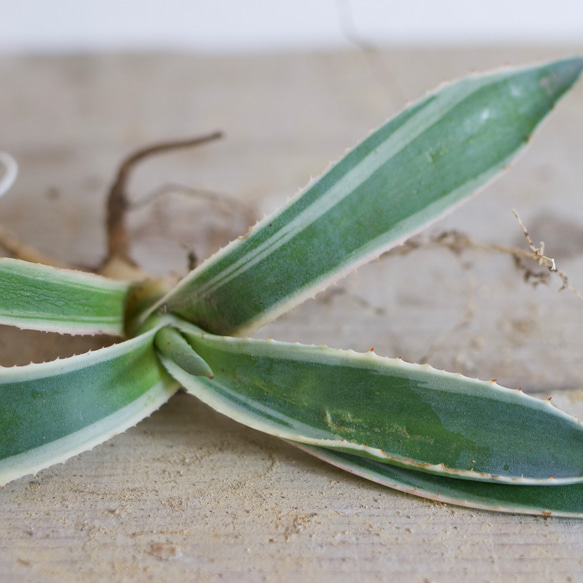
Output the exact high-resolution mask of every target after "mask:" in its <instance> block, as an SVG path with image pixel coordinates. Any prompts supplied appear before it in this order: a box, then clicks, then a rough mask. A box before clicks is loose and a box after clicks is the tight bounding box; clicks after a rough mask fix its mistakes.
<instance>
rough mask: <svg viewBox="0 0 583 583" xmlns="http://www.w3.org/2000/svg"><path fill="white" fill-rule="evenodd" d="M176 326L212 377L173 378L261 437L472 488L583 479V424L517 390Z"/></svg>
mask: <svg viewBox="0 0 583 583" xmlns="http://www.w3.org/2000/svg"><path fill="white" fill-rule="evenodd" d="M175 325H176V327H178V328H179V329H180V330H181V331H182V332H183V334H184V336H185V337H186V339H187V340H188V341H189V343H190V345H191V346H192V347H193V349H194V350H195V352H196V353H197V354H198V355H199V356H200V357H201V358H202V359H203V360H204V361H205V362H206V363H207V364H208V365H209V367H210V368H211V369H212V371H213V374H214V377H213V378H211V379H206V378H201V377H194V376H192V375H188V374H186V373H184V371H178V372H177V371H176V370H175V369H174V368H172V367H168V371H169V372H170V374H172V375H173V376H174V377H175V378H176V379H177V380H178V381H179V382H181V383H183V384H184V386H185V388H187V390H189V391H190V392H192V393H193V394H194V395H195V396H197V397H198V398H199V399H201V400H203V401H204V402H206V403H207V404H209V405H210V406H212V407H214V408H215V409H217V410H218V411H220V412H221V413H224V414H225V415H228V416H229V417H231V418H233V419H235V420H237V421H239V422H241V423H244V424H246V425H249V426H251V427H254V428H256V429H259V430H261V431H265V432H267V433H270V434H272V435H275V436H278V437H284V438H286V439H291V440H294V441H299V442H303V443H311V444H313V445H320V446H324V447H329V448H330V447H331V448H335V449H340V450H342V451H349V452H352V453H354V454H357V455H361V456H366V457H371V458H373V459H377V460H379V461H383V462H385V463H395V464H397V465H405V466H407V467H413V468H415V469H418V470H422V471H426V472H432V473H442V474H449V475H454V476H456V477H461V478H468V479H473V480H497V481H505V482H508V483H513V484H516V483H519V484H529V483H532V484H540V483H554V484H560V483H572V482H577V481H583V455H582V454H581V450H582V448H583V427H582V425H581V423H580V422H579V421H577V420H576V419H575V418H573V417H571V416H569V415H566V414H565V413H563V412H561V411H559V410H557V409H555V408H554V407H553V406H552V405H551V404H550V403H548V402H545V401H539V400H537V399H533V398H531V397H528V396H526V395H525V394H524V393H522V391H513V390H510V389H505V388H503V387H500V386H498V385H496V384H495V383H493V382H483V381H478V380H474V379H467V378H464V377H462V376H461V375H457V374H452V373H447V372H444V371H437V370H435V369H433V368H431V367H430V366H428V365H413V364H408V363H404V362H403V361H401V360H395V359H387V358H381V357H378V356H376V355H374V354H371V353H367V354H358V353H355V352H352V351H340V350H333V349H330V348H326V347H309V346H302V345H299V344H287V343H280V342H274V341H269V342H268V341H261V340H252V339H238V338H225V337H220V336H214V335H210V334H206V333H203V332H202V331H200V330H198V331H197V330H196V328H194V327H192V326H189V325H188V324H186V323H183V322H177V323H176V324H175ZM163 362H164V365H165V366H168V365H167V363H166V361H163Z"/></svg>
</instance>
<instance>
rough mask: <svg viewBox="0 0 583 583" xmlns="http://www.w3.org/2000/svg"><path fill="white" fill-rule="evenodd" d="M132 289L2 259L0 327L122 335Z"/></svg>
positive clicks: (84, 275) (76, 273) (124, 284)
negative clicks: (2, 325)
mask: <svg viewBox="0 0 583 583" xmlns="http://www.w3.org/2000/svg"><path fill="white" fill-rule="evenodd" d="M129 290H130V284H129V283H127V282H118V281H112V280H110V279H106V278H104V277H99V276H97V275H93V274H90V273H83V272H81V271H72V270H68V269H59V268H56V267H49V266H47V265H41V264H39V263H28V262H26V261H20V260H17V259H9V258H1V259H0V324H8V325H10V326H18V327H20V328H24V329H28V330H42V331H44V332H61V333H66V334H113V335H117V336H122V335H123V333H124V310H125V305H126V301H127V297H128V292H129Z"/></svg>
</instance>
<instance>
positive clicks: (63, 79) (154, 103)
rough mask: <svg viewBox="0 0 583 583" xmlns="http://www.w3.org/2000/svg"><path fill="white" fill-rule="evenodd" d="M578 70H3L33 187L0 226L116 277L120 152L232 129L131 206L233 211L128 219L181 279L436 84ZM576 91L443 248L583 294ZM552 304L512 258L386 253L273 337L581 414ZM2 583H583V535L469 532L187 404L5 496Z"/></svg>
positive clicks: (422, 63) (483, 517)
mask: <svg viewBox="0 0 583 583" xmlns="http://www.w3.org/2000/svg"><path fill="white" fill-rule="evenodd" d="M575 52H579V53H580V52H581V50H579V51H576V50H567V49H561V50H552V49H549V48H545V49H542V48H540V49H528V50H526V49H525V50H518V49H512V50H502V49H499V50H495V51H494V50H489V51H445V50H425V51H403V52H387V53H373V54H371V55H367V54H365V53H362V52H354V53H346V54H334V55H323V54H320V55H313V54H302V55H278V56H248V57H229V58H227V57H220V58H219V57H213V58H211V57H200V56H198V57H197V56H186V55H148V56H146V55H142V56H139V55H137V56H136V55H133V56H132V55H107V56H78V57H66V58H59V57H20V58H18V57H10V58H8V57H4V58H0V76H1V78H2V83H1V84H0V128H1V129H2V141H1V142H0V148H1V149H4V150H7V151H9V152H11V153H12V154H13V155H14V156H15V157H16V158H17V160H18V161H19V163H20V170H21V174H20V178H19V180H18V182H17V184H16V186H15V187H14V188H13V190H12V191H11V192H10V193H9V194H8V195H6V196H5V197H4V198H3V199H2V200H1V201H0V224H2V225H5V226H8V227H10V228H11V229H12V230H13V231H14V232H16V233H17V234H18V235H19V236H20V237H21V238H23V239H25V240H26V241H27V242H28V243H31V244H33V245H36V246H37V247H39V248H40V249H42V250H43V251H44V252H45V253H49V254H51V255H53V256H55V257H57V258H59V259H61V260H63V261H67V262H69V263H72V264H79V265H85V266H91V265H97V264H98V263H99V261H100V260H101V259H102V257H103V255H104V242H105V239H104V232H103V206H104V197H105V193H106V190H107V187H108V185H109V183H110V182H111V180H112V177H113V173H114V169H115V167H116V165H117V164H118V163H119V161H120V159H121V158H122V156H124V155H125V154H127V153H129V152H130V151H131V150H133V149H135V148H137V147H140V146H142V145H146V144H149V143H152V142H155V141H158V140H165V139H170V138H183V137H189V136H192V135H197V134H202V133H206V132H208V131H211V130H215V129H221V130H224V131H225V132H226V134H227V138H226V139H225V140H224V141H223V142H222V143H216V144H213V145H209V146H206V147H204V148H201V149H199V150H196V151H191V152H181V153H179V154H176V155H167V156H163V157H162V156H161V157H160V158H158V159H156V160H152V161H151V162H149V163H146V164H144V166H143V168H141V169H140V170H139V171H138V172H137V173H136V176H135V179H134V180H133V181H132V192H133V193H135V195H136V197H138V196H140V195H143V194H147V193H148V192H149V191H151V190H153V189H154V188H156V187H157V186H159V185H160V184H162V183H168V182H178V183H182V184H186V185H189V186H194V187H198V188H206V189H210V190H213V191H215V192H218V193H222V194H225V195H228V196H231V197H234V198H235V199H236V200H238V201H240V204H241V205H243V206H240V205H239V204H234V203H233V204H227V205H224V204H223V205H221V204H209V203H205V202H203V201H201V200H197V199H188V198H186V197H184V196H179V195H168V196H164V197H161V198H159V199H158V200H157V201H156V202H155V203H153V204H152V205H150V206H147V207H144V208H142V209H140V210H136V211H135V213H134V215H133V218H132V233H133V236H134V242H135V243H134V255H135V256H136V257H137V258H138V259H139V260H140V261H141V262H142V263H143V264H144V265H145V266H146V267H147V268H149V269H151V270H155V271H158V272H161V271H162V272H163V271H167V270H173V271H175V272H176V273H183V272H184V270H185V269H186V255H187V252H188V250H193V251H194V252H195V253H196V255H197V256H198V257H199V258H202V257H204V256H206V255H208V254H210V253H211V252H213V251H214V250H216V249H217V248H219V247H220V246H221V245H223V244H225V243H226V242H227V241H228V240H229V239H230V238H232V237H234V236H237V235H239V234H242V233H244V232H245V231H246V229H247V227H248V223H249V215H250V214H255V215H256V216H262V214H263V213H264V212H270V211H272V210H274V209H275V208H276V207H277V206H278V205H279V204H281V203H282V202H284V201H285V200H286V199H287V197H289V196H291V195H292V194H294V193H295V192H296V191H297V189H298V187H301V186H303V185H304V184H305V183H306V182H307V181H308V179H309V178H310V176H312V175H317V174H319V173H320V172H321V171H322V170H323V169H324V168H325V167H326V166H327V164H328V163H329V161H331V160H334V159H337V158H338V157H339V156H340V155H341V154H342V153H343V151H344V148H345V147H348V146H352V145H354V144H355V143H356V141H358V140H359V139H361V138H362V137H364V136H365V135H366V134H367V132H368V130H369V129H370V128H373V127H376V126H378V125H379V124H380V123H381V122H382V121H383V120H384V119H385V118H386V117H387V116H390V115H392V114H394V113H396V112H397V111H398V110H399V109H400V108H401V107H402V106H403V105H404V103H405V102H406V101H407V100H410V99H415V98H418V97H420V96H421V95H423V94H424V93H425V92H426V91H427V90H429V89H432V88H433V87H435V86H436V85H437V84H439V83H440V82H441V81H443V80H447V79H451V78H455V77H458V76H461V75H464V74H466V73H468V72H469V71H470V70H472V69H474V70H482V69H487V68H491V67H495V66H498V65H500V64H503V63H511V64H520V63H525V62H531V61H533V60H539V59H549V58H553V57H556V56H561V55H568V54H572V53H575ZM582 151H583V87H582V86H579V87H577V88H576V90H575V91H574V92H573V93H572V94H570V95H569V96H568V97H567V98H566V99H565V100H564V101H563V102H562V103H561V105H560V107H559V108H558V109H557V111H556V112H555V113H554V114H553V116H552V118H551V119H550V120H549V121H548V122H547V123H546V124H545V126H544V127H543V128H542V130H541V131H540V132H539V134H538V135H537V136H536V138H535V139H534V140H533V143H532V145H531V147H530V149H529V150H528V151H527V152H526V154H524V155H523V156H522V158H521V159H520V160H519V162H518V163H517V164H515V166H514V167H513V169H512V171H511V172H510V173H508V174H507V175H506V176H504V177H503V178H502V179H501V180H500V181H498V182H496V183H494V184H493V185H491V186H490V187H488V189H486V191H485V192H483V193H482V194H481V195H480V197H479V198H477V199H475V200H473V201H471V202H470V203H469V204H468V205H466V206H465V207H464V208H463V209H461V210H459V211H458V212H456V213H455V214H454V215H452V216H451V217H450V218H448V219H446V220H445V221H442V222H440V223H439V224H438V225H436V226H435V227H434V228H433V230H432V232H433V233H441V232H443V231H445V230H448V229H458V230H461V231H463V232H464V233H466V234H468V235H470V236H471V237H472V238H473V239H474V240H476V241H479V242H483V243H498V244H504V245H523V244H524V242H523V237H522V233H521V230H520V228H519V226H518V225H517V223H516V221H515V219H514V217H513V215H512V212H511V209H512V208H516V209H517V210H518V211H519V212H520V214H521V216H522V218H523V220H524V221H525V223H526V224H527V226H528V227H529V230H530V232H531V234H532V236H533V238H534V239H535V242H536V243H537V244H538V242H539V241H540V240H544V241H545V243H546V251H547V253H548V254H549V255H551V256H553V257H554V258H556V259H557V262H558V263H559V267H560V268H561V269H563V270H564V271H565V272H566V273H567V274H568V275H569V278H570V281H571V282H572V283H573V284H574V285H575V286H576V287H578V288H579V289H583V253H582V250H583V196H582V185H583V165H582V164H581V152H582ZM559 287H560V282H559V281H556V280H551V282H550V284H549V285H548V286H539V287H538V288H537V289H533V288H532V287H531V286H528V285H526V284H525V283H524V282H523V281H522V278H521V274H520V273H518V272H517V271H516V270H515V268H514V266H513V263H512V260H511V259H510V258H509V257H507V256H504V255H499V254H496V253H494V252H492V251H477V250H474V249H465V250H463V251H462V252H461V253H453V252H452V251H451V250H449V249H446V248H444V247H443V246H435V245H434V246H425V247H422V248H421V249H418V250H416V251H414V252H412V253H409V254H400V253H391V254H390V255H389V256H388V257H385V258H382V259H381V260H379V261H377V262H375V263H374V264H371V265H369V266H366V267H364V268H363V269H361V270H360V271H359V272H358V273H357V274H354V275H351V276H349V277H348V278H346V279H345V280H343V281H342V282H340V284H339V285H338V286H336V287H335V288H333V289H331V290H329V291H328V292H326V293H324V294H321V295H320V296H318V298H317V299H316V300H313V301H310V302H307V303H306V304H304V305H303V306H301V307H300V308H298V309H296V310H295V311H294V312H293V313H291V314H289V315H286V316H284V317H282V318H281V319H280V320H279V321H277V322H275V323H273V324H271V325H270V326H268V327H267V328H265V329H263V330H261V331H260V332H259V333H258V334H257V335H258V336H273V337H274V338H277V339H281V340H298V341H301V342H308V343H310V342H314V343H323V342H325V343H327V344H329V345H331V346H335V347H336V346H337V347H344V348H355V349H358V350H368V349H370V348H371V347H373V346H374V348H375V351H376V352H377V353H379V354H385V355H388V356H401V357H403V358H404V359H405V360H409V361H419V360H425V361H428V362H430V363H432V364H434V365H435V366H438V367H440V368H445V369H447V370H454V371H456V370H457V371H460V372H464V373H465V374H468V375H471V376H479V377H481V378H485V379H491V378H497V379H498V381H499V382H501V383H503V384H506V385H508V386H511V387H514V388H517V387H519V386H521V387H522V388H523V389H524V390H526V391H531V392H532V391H535V392H538V394H540V395H541V396H546V395H548V394H552V395H553V402H554V403H556V404H558V405H560V406H562V407H563V408H565V409H567V410H569V411H571V412H574V413H576V414H577V413H578V412H579V414H581V415H583V391H581V390H580V388H581V387H582V386H583V383H581V372H582V370H583V351H582V350H581V345H582V344H583V342H582V341H583V327H582V326H581V322H582V321H583V305H581V303H580V302H579V301H578V300H577V299H576V298H575V297H574V296H573V295H571V294H569V292H568V291H563V292H561V293H560V294H559V293H557V290H558V288H559ZM102 341H103V339H82V340H80V341H79V340H77V339H70V338H64V337H63V338H60V337H53V336H49V335H41V334H33V333H18V332H14V331H12V330H10V329H1V330H0V362H1V363H2V364H5V365H6V364H11V363H26V362H28V361H29V360H31V359H35V360H42V359H44V358H53V357H56V356H57V355H61V356H63V355H67V354H72V353H74V352H81V351H83V350H87V349H89V348H90V347H91V346H94V345H97V344H98V343H99V342H102ZM0 500H1V502H0V581H2V582H11V583H12V582H21V581H24V582H27V581H30V582H33V581H34V582H41V583H44V582H53V581H55V582H57V581H58V582H63V581H64V582H67V581H84V582H87V583H89V582H94V581H95V582H97V581H104V582H105V581H128V582H130V581H132V582H133V581H136V582H141V581H156V582H159V581H200V582H204V581H233V582H239V581H243V582H246V581H303V582H307V581H326V580H334V581H335V582H343V581H352V580H354V578H355V577H358V579H359V580H362V581H394V582H397V583H398V582H401V581H403V582H419V583H425V582H441V581H443V582H446V581H447V582H451V581H454V582H455V581H472V582H481V581H484V582H485V581H487V582H496V581H517V582H522V581H525V582H526V581H528V582H529V583H533V582H538V581H541V582H547V581H580V580H583V575H582V573H583V570H582V569H583V567H582V565H583V550H582V545H583V521H574V520H562V519H543V518H536V517H524V516H513V515H502V514H494V513H487V512H481V511H471V510H467V509H458V508H454V507H451V506H445V505H441V504H437V503H432V502H426V501H423V500H420V499H416V498H413V497H410V496H405V495H402V494H399V493H395V492H393V491H391V490H388V489H385V488H382V487H379V486H376V485H374V484H372V483H368V482H365V481H363V480H361V479H357V478H355V477H352V476H350V475H348V474H345V473H342V472H341V471H339V470H336V469H334V468H331V467H328V466H326V465H324V464H323V463H321V462H318V461H316V460H314V459H312V458H310V457H309V456H307V455H306V454H304V453H301V452H299V451H296V450H295V449H294V448H293V447H291V446H289V445H287V444H285V443H283V442H280V441H278V440H276V439H273V438H270V437H267V436H264V435H262V434H259V433H257V432H255V431H252V430H249V429H246V428H244V427H242V426H239V425H237V424H236V423H234V422H231V421H230V420H228V419H225V418H223V417H221V416H219V415H218V414H215V413H214V412H213V411H211V410H209V409H208V408H207V407H205V406H204V405H201V404H200V403H198V402H197V401H196V400H195V399H194V398H192V397H189V396H187V395H185V394H178V395H177V396H176V397H175V398H173V399H172V400H171V401H170V402H169V403H168V405H166V406H165V407H163V408H162V409H161V410H160V411H159V412H157V413H155V414H154V415H153V416H152V417H151V418H150V419H148V420H146V421H144V422H142V423H140V424H139V425H138V426H137V427H135V428H134V429H132V430H130V431H128V432H127V433H125V434H123V435H120V436H118V437H116V438H115V439H113V440H111V441H110V442H108V443H106V444H104V445H102V446H100V447H97V448H95V449H94V450H93V451H91V452H87V453H85V454H83V455H81V456H78V457H76V458H74V459H72V460H70V461H69V462H67V463H66V464H64V465H59V466H56V467H53V468H51V469H49V470H46V471H43V472H41V473H39V474H38V475H37V476H35V477H25V478H22V479H20V480H18V481H15V482H13V483H11V484H9V485H8V486H6V487H5V488H4V489H3V490H2V491H1V492H0Z"/></svg>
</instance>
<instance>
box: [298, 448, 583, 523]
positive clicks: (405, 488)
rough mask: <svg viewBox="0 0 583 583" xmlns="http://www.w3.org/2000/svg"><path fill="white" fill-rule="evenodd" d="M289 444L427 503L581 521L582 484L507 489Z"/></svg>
mask: <svg viewBox="0 0 583 583" xmlns="http://www.w3.org/2000/svg"><path fill="white" fill-rule="evenodd" d="M289 443H291V444H292V445H295V446H296V447H298V448H299V449H301V450H303V451H305V452H307V453H309V454H311V455H313V456H315V457H317V458H318V459H321V460H323V461H326V462H328V463H330V464H333V465H335V466H337V467H339V468H342V469H343V470H346V471H349V472H351V473H353V474H355V475H357V476H360V477H362V478H365V479H367V480H372V481H373V482H376V483H377V484H381V485H383V486H387V487H389V488H393V489H395V490H399V491H400V492H405V493H407V494H414V495H415V496H421V497H423V498H428V499H430V500H437V501H438V502H446V503H448V504H456V505H458V506H465V507H468V508H479V509H481V510H491V511H496V512H514V513H520V514H540V515H543V516H551V515H552V516H565V517H569V518H583V484H570V485H565V486H553V487H549V486H512V487H509V486H507V485H505V484H495V483H492V482H475V481H472V480H457V479H455V478H450V477H446V476H437V475H433V474H427V473H424V472H417V471H414V470H410V469H406V468H399V467H396V466H391V465H388V464H381V463H378V462H375V461H373V460H370V459H367V458H363V457H357V456H355V455H351V454H347V453H344V452H340V451H333V450H329V449H324V448H321V447H314V446H309V445H305V444H298V443H294V442H289Z"/></svg>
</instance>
